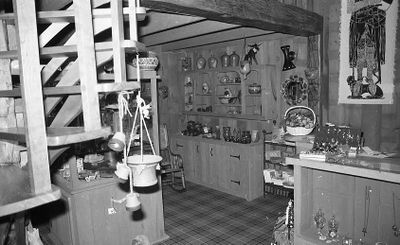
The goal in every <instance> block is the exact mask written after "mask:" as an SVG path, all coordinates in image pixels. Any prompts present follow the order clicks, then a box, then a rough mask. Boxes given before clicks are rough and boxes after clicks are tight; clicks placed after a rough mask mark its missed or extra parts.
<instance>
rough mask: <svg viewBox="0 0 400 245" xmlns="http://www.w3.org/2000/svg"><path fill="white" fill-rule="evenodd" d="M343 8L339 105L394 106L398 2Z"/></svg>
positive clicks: (378, 0)
mask: <svg viewBox="0 0 400 245" xmlns="http://www.w3.org/2000/svg"><path fill="white" fill-rule="evenodd" d="M341 4H342V6H341V20H340V50H339V51H340V70H339V103H348V104H392V103H393V91H394V82H393V80H394V55H395V53H396V52H394V51H395V49H396V41H395V40H396V31H397V29H398V28H397V18H398V17H397V15H398V11H397V9H398V1H393V0H368V1H357V0H341Z"/></svg>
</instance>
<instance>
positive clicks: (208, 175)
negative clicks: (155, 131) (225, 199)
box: [171, 136, 263, 200]
mask: <svg viewBox="0 0 400 245" xmlns="http://www.w3.org/2000/svg"><path fill="white" fill-rule="evenodd" d="M171 142H172V144H173V145H172V146H173V147H175V149H176V151H175V152H177V153H179V154H181V155H182V156H183V159H184V161H183V166H184V169H185V176H186V179H187V180H188V181H192V182H194V183H197V184H201V185H205V186H208V187H210V188H214V189H216V190H220V191H223V192H226V193H229V194H232V195H235V196H238V197H242V198H245V199H247V200H253V199H255V198H257V197H259V196H262V193H263V191H262V188H263V178H262V169H263V162H262V144H261V143H260V144H236V143H231V142H225V141H221V140H211V139H203V138H201V137H188V136H174V137H173V138H172V140H171ZM176 146H178V147H177V148H176ZM181 146H182V147H181Z"/></svg>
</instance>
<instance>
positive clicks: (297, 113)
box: [285, 106, 317, 135]
mask: <svg viewBox="0 0 400 245" xmlns="http://www.w3.org/2000/svg"><path fill="white" fill-rule="evenodd" d="M301 115H303V116H304V118H303V119H301V117H302V116H301ZM293 117H297V118H295V120H306V124H307V125H309V126H290V120H293ZM299 117H300V118H299ZM307 117H308V118H309V120H311V122H310V121H308V120H307ZM311 117H312V118H311ZM316 121H317V118H316V116H315V113H314V111H313V110H312V109H311V108H309V107H307V106H292V107H290V108H289V109H287V110H286V112H285V126H286V132H288V133H289V134H291V135H308V134H310V133H311V132H312V131H313V130H314V128H315V123H316ZM299 123H300V124H301V123H302V122H299Z"/></svg>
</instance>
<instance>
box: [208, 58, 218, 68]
mask: <svg viewBox="0 0 400 245" xmlns="http://www.w3.org/2000/svg"><path fill="white" fill-rule="evenodd" d="M217 65H218V59H217V58H215V57H214V55H211V57H210V58H208V68H210V69H215V68H217Z"/></svg>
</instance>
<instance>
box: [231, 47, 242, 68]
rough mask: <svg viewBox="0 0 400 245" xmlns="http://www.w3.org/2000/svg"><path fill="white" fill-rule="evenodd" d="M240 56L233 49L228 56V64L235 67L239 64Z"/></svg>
mask: <svg viewBox="0 0 400 245" xmlns="http://www.w3.org/2000/svg"><path fill="white" fill-rule="evenodd" d="M239 62H240V57H239V55H237V54H236V52H235V51H233V53H232V54H231V55H230V56H229V64H230V66H233V67H237V66H239Z"/></svg>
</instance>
